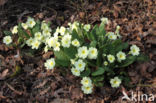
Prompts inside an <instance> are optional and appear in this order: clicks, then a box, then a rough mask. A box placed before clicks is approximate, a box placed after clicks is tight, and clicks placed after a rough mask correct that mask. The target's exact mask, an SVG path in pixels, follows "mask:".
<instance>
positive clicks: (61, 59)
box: [54, 50, 70, 66]
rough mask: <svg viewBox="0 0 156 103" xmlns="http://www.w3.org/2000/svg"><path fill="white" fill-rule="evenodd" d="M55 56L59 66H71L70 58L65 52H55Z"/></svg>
mask: <svg viewBox="0 0 156 103" xmlns="http://www.w3.org/2000/svg"><path fill="white" fill-rule="evenodd" d="M54 55H55V57H56V62H57V64H60V65H62V66H68V65H69V64H70V57H69V56H68V55H67V54H66V53H65V52H64V51H62V50H60V51H55V52H54Z"/></svg>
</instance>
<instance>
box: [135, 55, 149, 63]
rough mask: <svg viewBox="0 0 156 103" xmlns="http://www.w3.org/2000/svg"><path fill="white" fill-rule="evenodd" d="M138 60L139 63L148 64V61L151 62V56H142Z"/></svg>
mask: <svg viewBox="0 0 156 103" xmlns="http://www.w3.org/2000/svg"><path fill="white" fill-rule="evenodd" d="M136 60H137V61H138V62H146V61H149V60H150V59H149V56H147V55H144V54H140V55H139V56H137V58H136Z"/></svg>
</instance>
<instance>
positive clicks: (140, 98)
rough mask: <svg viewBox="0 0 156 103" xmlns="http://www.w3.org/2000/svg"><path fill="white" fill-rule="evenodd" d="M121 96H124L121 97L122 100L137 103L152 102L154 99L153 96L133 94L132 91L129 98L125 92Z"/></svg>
mask: <svg viewBox="0 0 156 103" xmlns="http://www.w3.org/2000/svg"><path fill="white" fill-rule="evenodd" d="M122 94H123V95H124V96H123V97H122V100H128V101H134V102H139V101H150V102H152V101H154V99H155V97H154V95H153V94H141V93H140V92H137V93H134V92H133V91H132V92H131V96H130V97H129V96H128V95H127V93H126V92H125V91H122Z"/></svg>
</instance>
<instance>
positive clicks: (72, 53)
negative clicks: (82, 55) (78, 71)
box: [63, 46, 77, 59]
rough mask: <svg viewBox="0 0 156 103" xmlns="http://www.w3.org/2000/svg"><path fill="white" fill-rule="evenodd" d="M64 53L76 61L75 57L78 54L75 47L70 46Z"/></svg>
mask: <svg viewBox="0 0 156 103" xmlns="http://www.w3.org/2000/svg"><path fill="white" fill-rule="evenodd" d="M63 50H64V53H65V54H66V55H67V56H68V57H69V58H70V59H74V58H75V55H76V53H77V49H76V48H75V47H73V46H70V47H69V48H63Z"/></svg>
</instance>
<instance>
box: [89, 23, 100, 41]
mask: <svg viewBox="0 0 156 103" xmlns="http://www.w3.org/2000/svg"><path fill="white" fill-rule="evenodd" d="M97 31H98V25H95V26H94V27H93V29H92V31H91V32H90V34H89V36H90V38H91V40H95V41H96V40H97V34H96V33H97Z"/></svg>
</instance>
